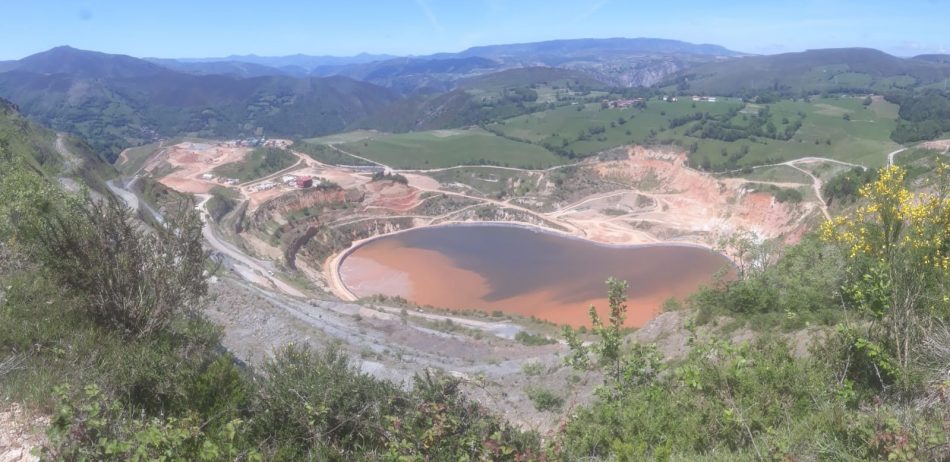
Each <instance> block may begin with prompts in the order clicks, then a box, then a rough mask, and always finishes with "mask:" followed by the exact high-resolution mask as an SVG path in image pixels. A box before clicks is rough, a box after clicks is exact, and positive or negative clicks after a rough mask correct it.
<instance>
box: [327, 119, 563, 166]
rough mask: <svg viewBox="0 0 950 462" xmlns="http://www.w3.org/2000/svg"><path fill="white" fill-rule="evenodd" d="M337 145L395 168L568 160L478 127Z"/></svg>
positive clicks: (518, 163)
mask: <svg viewBox="0 0 950 462" xmlns="http://www.w3.org/2000/svg"><path fill="white" fill-rule="evenodd" d="M340 148H341V149H343V150H344V151H347V152H350V153H353V154H356V155H359V156H362V157H366V158H369V159H373V160H375V161H377V162H380V163H382V164H385V165H388V166H390V167H393V168H398V169H431V168H443V167H454V166H458V165H499V166H505V167H518V168H532V169H537V168H547V167H551V166H554V165H560V164H564V163H566V162H567V161H568V159H565V158H563V157H559V156H557V155H555V154H554V153H552V152H550V151H548V150H546V149H544V148H543V147H541V146H537V145H533V144H529V143H522V142H519V141H514V140H510V139H506V138H502V137H500V136H497V135H495V134H492V133H489V132H486V131H484V130H481V129H468V130H437V131H431V132H418V133H404V134H399V135H392V136H386V137H382V138H374V139H367V140H363V141H360V142H355V143H347V144H344V145H342V146H340Z"/></svg>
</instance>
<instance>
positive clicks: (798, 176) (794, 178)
mask: <svg viewBox="0 0 950 462" xmlns="http://www.w3.org/2000/svg"><path fill="white" fill-rule="evenodd" d="M741 176H742V178H745V179H747V180H750V181H767V182H771V183H801V184H811V183H812V179H811V177H809V176H808V175H806V174H804V173H802V172H801V171H800V170H797V169H795V168H793V167H789V166H788V165H776V166H772V167H762V168H756V169H754V170H752V172H751V173H746V174H743V175H741Z"/></svg>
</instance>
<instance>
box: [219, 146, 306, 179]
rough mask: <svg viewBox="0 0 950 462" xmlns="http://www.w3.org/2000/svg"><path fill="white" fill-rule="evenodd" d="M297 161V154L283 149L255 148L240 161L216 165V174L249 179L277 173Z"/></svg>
mask: <svg viewBox="0 0 950 462" xmlns="http://www.w3.org/2000/svg"><path fill="white" fill-rule="evenodd" d="M295 163H297V156H295V155H293V154H291V153H290V151H287V150H285V149H279V148H257V149H254V150H253V151H251V152H250V153H249V154H248V155H247V157H245V158H244V160H243V161H241V162H232V163H229V164H224V165H221V166H219V167H216V168H215V169H214V170H213V171H214V173H215V174H216V175H218V176H221V177H225V178H237V179H238V180H240V181H242V182H244V181H250V180H256V179H258V178H261V177H264V176H267V175H270V174H272V173H277V172H279V171H281V170H283V169H285V168H289V167H291V166H293V165H294V164H295Z"/></svg>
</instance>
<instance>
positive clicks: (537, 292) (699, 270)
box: [340, 224, 734, 326]
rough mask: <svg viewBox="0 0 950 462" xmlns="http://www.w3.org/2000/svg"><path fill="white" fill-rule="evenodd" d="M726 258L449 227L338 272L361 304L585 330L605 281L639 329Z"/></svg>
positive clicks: (514, 230)
mask: <svg viewBox="0 0 950 462" xmlns="http://www.w3.org/2000/svg"><path fill="white" fill-rule="evenodd" d="M717 273H721V274H722V275H723V277H725V278H732V277H734V269H733V266H732V264H731V263H730V262H729V260H728V259H726V258H725V257H723V256H722V255H720V254H718V253H715V252H713V251H711V250H708V249H704V248H701V247H695V246H685V245H675V244H670V245H665V244H664V245H641V246H609V245H603V244H597V243H594V242H590V241H586V240H582V239H576V238H571V237H567V236H561V235H556V234H552V233H546V232H540V231H536V230H534V229H530V228H525V227H520V226H505V225H491V224H478V225H451V226H437V227H430V228H420V229H413V230H409V231H406V232H403V233H398V234H394V235H391V236H384V237H381V238H379V239H375V240H372V241H369V242H367V243H366V244H364V245H362V246H359V247H357V248H356V249H354V250H353V251H352V252H351V253H350V254H349V255H348V256H347V257H346V258H345V259H344V260H343V263H342V264H341V265H340V276H341V278H342V280H343V283H344V284H345V285H346V287H347V288H348V289H349V290H350V291H351V292H353V293H354V294H355V295H357V296H359V297H366V296H370V295H376V294H383V295H388V296H401V297H403V298H405V299H407V300H410V301H412V302H414V303H417V304H420V305H432V306H436V307H443V308H451V309H467V308H474V309H480V310H484V311H495V310H498V311H503V312H507V313H514V314H519V315H523V316H536V317H538V318H541V319H545V320H548V321H552V322H555V323H558V324H569V325H573V326H580V325H590V319H589V317H588V309H589V308H590V306H591V305H594V306H595V307H596V308H597V309H598V311H599V312H600V313H601V314H604V313H605V312H606V308H607V299H606V295H607V286H606V285H605V281H606V280H607V278H608V277H614V278H617V279H624V280H626V281H628V282H629V284H630V290H629V293H628V295H629V299H628V300H629V301H628V306H629V310H628V315H627V324H628V325H630V326H642V325H643V324H645V323H646V322H647V321H649V320H650V319H652V318H653V317H654V316H656V315H657V314H658V313H659V312H660V308H661V306H662V305H663V302H664V301H666V300H667V299H669V298H670V297H678V298H682V297H685V296H687V295H689V294H690V293H692V292H694V291H695V290H696V289H698V288H699V287H700V286H702V285H704V284H709V283H711V282H712V281H713V280H714V277H715V275H716V274H717Z"/></svg>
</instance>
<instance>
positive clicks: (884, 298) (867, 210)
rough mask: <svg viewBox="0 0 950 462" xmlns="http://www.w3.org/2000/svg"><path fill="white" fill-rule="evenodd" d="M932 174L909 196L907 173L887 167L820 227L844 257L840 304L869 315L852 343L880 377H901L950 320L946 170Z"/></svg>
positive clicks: (949, 203)
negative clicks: (854, 204) (855, 203)
mask: <svg viewBox="0 0 950 462" xmlns="http://www.w3.org/2000/svg"><path fill="white" fill-rule="evenodd" d="M933 173H934V175H933V178H932V182H931V183H930V184H928V185H926V187H924V188H923V190H924V192H920V193H912V192H911V191H909V190H908V188H907V186H906V184H905V174H906V172H905V170H904V169H903V168H901V167H897V166H890V167H886V168H884V169H882V170H881V172H880V175H879V177H878V179H877V181H875V182H873V183H870V184H867V185H865V186H864V187H863V188H861V191H860V197H861V199H862V202H863V205H862V206H860V207H859V208H858V209H857V210H856V211H855V212H854V213H852V214H851V215H849V216H843V217H838V218H835V219H833V220H830V221H828V222H825V223H824V225H823V226H822V229H821V235H822V238H823V239H824V240H826V241H829V242H836V243H838V244H840V245H841V246H842V248H843V253H844V255H845V256H846V260H847V274H848V282H847V283H846V286H845V287H844V291H843V292H844V293H845V294H846V300H845V304H846V305H847V306H848V307H853V308H856V309H857V310H859V311H860V312H862V313H863V314H867V315H869V316H870V319H871V322H870V324H869V329H868V337H869V338H857V337H856V338H855V340H856V342H855V343H856V345H865V346H866V347H867V348H866V350H867V352H871V353H873V355H872V356H875V358H876V359H875V361H876V363H877V365H878V366H880V369H881V370H878V371H877V373H878V376H879V377H881V376H882V375H889V376H891V378H892V379H898V378H900V376H901V373H902V372H906V371H907V370H908V367H909V366H911V365H912V364H913V362H914V361H915V359H916V358H915V350H916V349H917V346H918V345H919V343H920V341H921V339H922V338H923V336H925V335H926V334H927V333H928V332H929V331H931V330H932V329H933V328H934V327H935V325H936V324H939V323H942V322H944V321H946V320H947V319H948V317H950V316H948V315H950V291H948V289H950V194H948V193H950V181H948V180H950V174H948V173H950V170H948V167H947V166H946V165H944V164H938V166H937V168H936V169H935V171H934V172H933ZM864 324H867V323H862V325H864ZM884 381H885V380H884V379H883V378H882V382H884Z"/></svg>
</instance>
